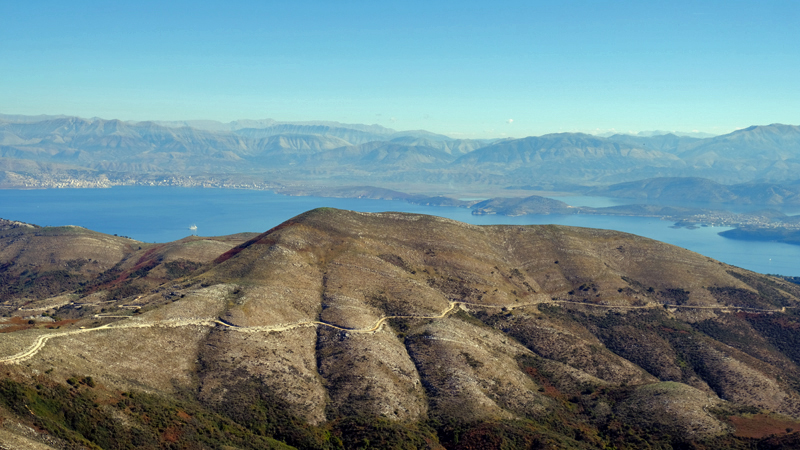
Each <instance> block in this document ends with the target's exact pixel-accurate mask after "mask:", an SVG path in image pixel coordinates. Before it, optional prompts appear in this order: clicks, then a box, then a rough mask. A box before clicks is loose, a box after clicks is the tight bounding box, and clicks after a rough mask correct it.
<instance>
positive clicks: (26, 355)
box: [0, 302, 459, 364]
mask: <svg viewBox="0 0 800 450" xmlns="http://www.w3.org/2000/svg"><path fill="white" fill-rule="evenodd" d="M458 303H459V302H449V304H448V306H447V308H446V309H445V310H444V311H442V312H441V314H439V315H436V316H413V315H409V316H384V317H381V318H380V319H378V321H377V322H375V325H373V326H371V327H369V328H344V327H340V326H337V325H333V324H330V323H326V322H319V321H316V320H314V321H302V322H296V323H293V324H289V325H274V326H261V327H239V326H236V325H231V324H229V323H225V322H223V321H221V320H216V319H168V320H161V321H158V322H133V321H130V320H126V321H124V322H113V323H109V324H105V325H102V326H99V327H95V328H81V329H78V330H70V331H62V332H56V333H50V334H43V335H41V336H39V337H37V338H36V341H35V342H34V343H33V345H31V346H30V347H29V348H28V349H26V350H24V351H22V352H19V353H17V354H15V355H11V356H7V357H4V358H0V363H2V364H18V363H21V362H23V361H26V360H28V359H30V358H33V357H34V356H36V354H37V353H39V351H40V350H41V349H42V348H44V346H45V344H47V341H49V340H50V339H53V338H57V337H64V336H72V335H76V334H81V333H89V332H93V331H100V330H117V329H123V328H150V327H184V326H191V325H195V326H205V327H214V326H222V327H225V328H226V329H227V330H231V331H236V332H240V333H263V332H270V331H276V332H280V331H289V330H293V329H295V328H302V327H314V326H325V327H330V328H334V329H336V330H341V331H347V332H349V333H373V332H376V331H378V330H379V329H380V328H381V327H382V326H383V324H384V323H386V321H387V320H390V319H441V318H444V317H445V316H446V315H447V314H448V313H449V312H450V311H452V310H453V308H455V307H456V305H458Z"/></svg>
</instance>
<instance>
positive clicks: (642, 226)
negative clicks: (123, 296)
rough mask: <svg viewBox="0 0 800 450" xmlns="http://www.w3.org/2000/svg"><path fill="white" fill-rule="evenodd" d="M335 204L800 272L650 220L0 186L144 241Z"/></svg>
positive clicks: (257, 195)
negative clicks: (641, 242) (591, 236)
mask: <svg viewBox="0 0 800 450" xmlns="http://www.w3.org/2000/svg"><path fill="white" fill-rule="evenodd" d="M558 199H559V200H561V201H564V202H567V203H568V204H570V205H573V206H592V207H602V206H613V205H618V204H624V202H623V201H621V200H618V199H610V198H603V197H558ZM323 206H325V207H331V208H339V209H347V210H353V211H361V212H382V211H401V212H410V213H418V214H430V215H435V216H441V217H447V218H449V219H453V220H458V221H461V222H466V223H470V224H474V225H493V224H513V225H532V224H558V225H569V226H576V227H589V228H603V229H610V230H618V231H623V232H626V233H632V234H637V235H640V236H645V237H648V238H652V239H657V240H659V241H663V242H667V243H669V244H673V245H677V246H679V247H683V248H686V249H689V250H692V251H694V252H697V253H700V254H703V255H705V256H709V257H711V258H714V259H717V260H720V261H723V262H725V263H728V264H731V265H734V266H738V267H742V268H745V269H748V270H752V271H755V272H760V273H768V274H779V275H790V276H800V246H797V245H790V244H783V243H779V242H757V241H740V240H733V239H728V238H724V237H722V236H719V234H718V233H719V232H721V231H725V230H728V229H729V228H723V227H717V228H714V227H699V228H696V229H687V228H671V226H672V225H673V223H672V222H668V221H664V220H659V219H655V218H646V217H622V216H596V215H525V216H517V217H506V216H499V215H473V214H472V213H471V210H470V209H467V208H456V207H444V206H423V205H413V204H410V203H406V202H403V201H392V200H371V199H351V198H326V197H293V196H285V195H280V194H276V193H274V192H270V191H256V190H239V189H215V188H180V187H145V186H120V187H112V188H108V189H41V190H14V189H8V190H2V189H0V218H3V219H9V220H18V221H22V222H27V223H33V224H36V225H41V226H61V225H78V226H81V227H85V228H88V229H91V230H95V231H99V232H102V233H107V234H115V235H118V236H127V237H130V238H133V239H136V240H139V241H143V242H169V241H173V240H177V239H181V238H183V237H186V236H190V235H198V236H222V235H227V234H234V233H240V232H245V231H250V232H264V231H267V230H269V229H270V228H272V227H274V226H276V225H279V224H280V223H282V222H284V221H286V220H288V219H290V218H292V217H294V216H296V215H298V214H301V213H303V212H305V211H308V210H310V209H313V208H318V207H323Z"/></svg>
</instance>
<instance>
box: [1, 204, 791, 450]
mask: <svg viewBox="0 0 800 450" xmlns="http://www.w3.org/2000/svg"><path fill="white" fill-rule="evenodd" d="M14 230H17V231H16V232H17V233H21V236H25V237H24V239H28V240H32V239H34V235H36V234H37V233H38V234H39V236H35V238H36V239H40V238H41V239H46V238H47V236H45V234H46V233H45V232H47V230H48V229H30V230H29V229H24V230H21V229H18V228H15V229H14ZM20 230H21V231H20ZM37 230H38V231H37ZM11 231H13V230H11ZM6 232H9V231H6ZM51 237H52V239H50V241H52V242H64V243H63V244H61V245H62V248H68V247H70V246H72V247H71V248H73V249H75V251H78V249H81V248H83V247H84V246H83V244H77V243H71V242H68V241H64V240H63V238H62V237H60V236H56V235H52V236H51ZM20 239H23V238H17V241H18V242H19V241H20ZM97 239H99V237H98V238H97ZM105 239H107V240H106V241H104V242H106V243H105V244H104V245H105V247H106V248H107V250H108V252H109V254H111V253H113V256H108V262H105V263H104V264H105V266H103V267H107V266H108V265H110V264H111V263H114V261H117V262H116V263H114V265H113V266H112V267H111V268H108V269H106V270H105V271H99V272H100V273H98V274H95V275H91V274H89V273H85V274H83V275H82V276H84V277H85V279H84V283H85V285H84V286H82V287H80V288H78V289H74V286H72V285H64V290H65V292H61V293H59V294H60V295H71V296H72V298H74V300H73V301H72V304H67V305H63V306H59V307H57V308H55V309H53V310H48V311H47V313H48V314H49V315H50V317H52V315H56V316H63V317H69V318H71V320H62V321H61V322H48V321H41V322H37V321H36V320H34V323H33V324H28V323H27V322H26V321H24V320H21V319H23V318H25V319H27V317H28V315H29V314H30V312H26V311H25V303H31V302H42V301H46V300H48V299H47V298H38V297H36V295H40V296H41V297H44V296H49V297H48V298H50V299H52V294H53V293H52V292H48V293H46V294H36V293H33V292H28V293H26V294H25V295H27V296H28V297H26V299H25V301H23V300H22V299H21V298H20V297H19V295H20V294H15V295H11V296H9V297H8V298H9V299H8V300H6V303H4V305H5V306H6V315H8V316H11V317H8V318H7V319H6V320H5V322H6V323H5V324H4V325H2V326H3V327H4V329H0V331H6V332H5V333H3V334H2V337H4V338H5V339H3V340H2V344H0V351H2V353H0V361H3V364H4V365H3V366H2V369H3V370H2V374H3V379H2V380H0V381H2V383H1V384H0V391H1V392H0V393H1V394H2V395H0V413H1V414H2V415H3V417H5V420H4V421H3V422H2V424H1V425H0V428H2V429H3V433H6V435H7V436H12V435H13V439H27V440H28V441H31V442H36V443H38V444H40V445H49V446H51V447H54V448H58V447H59V446H60V447H62V448H77V447H78V446H81V445H83V446H87V447H91V446H92V445H97V446H100V447H103V448H106V447H109V448H127V446H128V445H131V446H132V445H138V446H139V447H151V448H157V447H158V446H170V445H171V446H173V447H175V448H205V447H212V448H214V447H222V446H226V445H227V446H229V447H228V448H231V447H232V448H269V447H273V448H281V446H284V445H290V446H294V447H298V448H367V447H375V448H442V447H444V448H465V449H466V448H607V447H609V446H615V447H616V448H667V447H668V446H695V447H696V448H749V446H751V445H760V446H762V447H764V448H771V447H769V446H770V445H792V442H794V443H796V442H798V441H797V439H798V433H797V432H794V431H793V430H794V429H797V430H800V423H799V422H798V420H800V394H799V393H798V389H800V371H799V370H798V364H800V352H798V350H797V349H798V348H800V334H798V332H797V329H798V328H800V315H799V314H798V312H797V309H796V307H797V306H800V305H799V304H800V287H798V286H797V285H794V284H791V283H789V282H786V281H785V280H780V279H777V278H772V277H768V276H763V275H759V274H755V273H752V272H748V271H745V270H742V269H738V268H735V267H732V266H728V265H725V264H722V263H720V262H717V261H714V260H711V259H709V258H707V257H704V256H702V255H699V254H696V253H693V252H689V251H687V250H683V249H680V248H677V247H674V246H670V245H667V244H663V243H660V242H656V241H652V240H649V239H645V238H641V237H637V236H632V235H627V234H623V233H619V232H613V231H604V230H592V229H581V228H570V227H561V226H482V227H479V226H472V225H466V224H462V223H458V222H454V221H450V220H446V219H441V218H436V217H430V216H421V215H412V214H401V213H382V214H363V213H355V212H347V211H340V210H333V209H318V210H313V211H310V212H308V213H305V214H303V215H300V216H298V217H295V218H294V219H291V220H289V221H287V222H286V223H284V224H282V225H280V226H278V227H276V228H274V229H272V230H270V231H268V232H266V233H264V234H261V235H259V236H255V237H252V238H251V239H249V240H246V241H245V240H244V238H243V237H239V238H238V239H239V240H238V241H237V239H234V238H229V239H219V240H213V239H212V240H204V242H206V241H207V242H206V243H203V244H202V245H203V246H204V250H203V251H200V252H197V253H191V252H190V253H186V252H188V250H187V249H188V248H189V247H191V246H192V242H181V241H179V242H177V243H171V244H166V245H160V246H156V247H152V248H142V249H141V250H140V249H138V248H135V249H130V248H128V247H125V246H135V247H138V244H131V242H126V241H127V240H126V241H122V240H121V239H122V238H114V239H112V238H111V237H106V238H105ZM118 240H119V242H118ZM6 242H8V240H6V239H4V240H3V241H2V245H3V250H2V251H3V252H5V253H2V254H3V255H8V256H3V257H4V258H6V259H5V261H6V263H5V264H6V266H8V264H10V263H11V262H16V261H22V259H21V258H23V256H24V252H21V251H16V250H15V251H11V250H6V249H7V248H10V247H13V243H12V244H6ZM195 245H197V244H195ZM206 246H207V247H206ZM40 248H44V247H40ZM120 248H122V250H120ZM114 252H116V253H114ZM125 252H128V253H125ZM171 252H175V253H171ZM157 254H158V255H162V256H161V259H160V260H159V259H158V258H156V257H155V256H154V255H157ZM171 254H174V255H178V254H180V255H184V256H181V257H177V256H172V257H170V256H168V255H171ZM189 254H190V255H192V256H191V257H189V256H186V255H189ZM212 254H213V256H212ZM87 258H88V257H87ZM95 258H98V260H99V259H100V256H99V255H97V256H93V257H92V259H93V260H94V259H95ZM170 258H172V261H183V265H182V266H181V271H180V272H179V273H178V272H175V271H174V270H173V272H171V273H170V272H169V270H170V269H169V268H167V267H166V266H165V265H166V263H167V262H168V260H170ZM61 259H62V260H64V259H68V257H67V256H62V257H61ZM54 260H55V261H56V262H57V261H59V258H58V257H56V258H55V259H54ZM31 261H38V262H36V264H39V266H31V267H45V266H44V265H43V264H53V263H52V261H50V262H47V261H44V262H43V261H40V260H31ZM148 261H150V262H148ZM155 261H158V262H157V263H154V262H155ZM187 261H194V262H196V264H194V265H190V264H188V263H187ZM6 266H4V267H6ZM10 267H13V266H10ZM3 270H6V271H8V269H3ZM38 270H44V269H38ZM111 275H113V276H111ZM137 280H146V284H145V282H144V281H142V282H140V283H139V282H138V281H137ZM136 283H139V284H136ZM125 285H130V286H134V288H131V289H133V290H132V291H131V292H132V293H131V294H130V295H129V296H125V293H124V292H121V291H119V286H125ZM90 300H91V302H90ZM102 302H109V303H108V305H109V306H105V308H106V312H100V311H99V310H98V308H99V307H100V305H101V304H102ZM89 303H92V305H88V304H89ZM76 305H77V306H82V307H81V308H77V307H76ZM83 305H86V306H83ZM53 306H55V304H53ZM131 306H132V307H135V308H136V310H135V312H132V311H131V310H127V312H125V311H126V309H125V307H131ZM111 309H113V310H114V311H115V312H116V313H115V314H110V313H109V312H108V311H109V310H111ZM117 316H119V317H117ZM20 322H21V323H20ZM15 324H16V325H15ZM59 327H60V328H59ZM59 408H60V409H59ZM786 424H790V425H786ZM792 424H797V426H795V425H792ZM23 426H27V427H33V428H32V429H33V430H40V431H38V432H34V433H27V434H26V433H23V432H21V431H19V430H20V429H22V428H19V427H23ZM759 427H760V428H762V429H764V430H767V429H769V430H773V432H771V434H773V435H772V436H768V435H767V434H758V433H756V434H755V435H753V434H748V433H750V432H751V431H752V429H753V428H756V429H758V428H759ZM776 427H777V429H779V432H774V430H775V429H776ZM15 430H16V431H15ZM3 436H4V434H2V433H0V441H2V439H6V438H4V437H3ZM7 439H11V438H10V437H9V438H7ZM32 445H33V444H32ZM70 446H72V447H70ZM776 448H777V447H776Z"/></svg>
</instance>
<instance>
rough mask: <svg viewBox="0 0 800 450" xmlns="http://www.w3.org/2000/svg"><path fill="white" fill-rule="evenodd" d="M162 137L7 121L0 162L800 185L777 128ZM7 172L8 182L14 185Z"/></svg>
mask: <svg viewBox="0 0 800 450" xmlns="http://www.w3.org/2000/svg"><path fill="white" fill-rule="evenodd" d="M167 125H169V126H165V125H162V124H159V123H156V122H136V123H132V122H121V121H118V120H102V119H90V120H86V119H79V118H74V117H45V118H43V120H42V118H30V117H20V116H2V117H0V158H2V159H3V160H5V161H8V160H10V159H14V160H27V161H34V162H36V163H48V164H64V165H68V166H70V167H71V168H72V169H75V170H78V168H80V169H81V170H87V169H88V170H92V171H96V172H95V173H96V176H101V175H102V176H106V177H109V178H110V179H116V178H119V177H122V176H126V177H128V178H130V177H136V176H144V175H148V174H172V175H182V176H233V175H237V174H238V175H247V176H250V177H257V178H260V179H261V180H262V181H274V182H298V181H301V180H302V182H303V183H317V184H326V183H327V184H338V185H341V184H354V185H362V184H364V183H363V179H364V178H365V177H369V179H370V180H371V181H370V184H382V185H383V186H382V187H390V188H396V187H397V186H399V185H408V184H409V183H417V184H418V185H419V186H421V189H427V188H431V190H435V189H436V186H440V187H441V186H449V185H453V186H462V187H463V186H470V187H473V188H475V189H478V190H480V189H485V188H488V187H506V186H512V185H531V184H534V185H538V186H541V187H542V188H543V189H547V188H553V187H554V186H558V185H564V184H571V185H592V186H597V185H609V184H612V183H618V182H623V181H637V180H641V179H644V178H657V177H702V178H707V179H709V180H712V181H714V182H716V183H726V184H732V183H752V182H768V183H782V184H785V183H787V182H791V181H793V180H797V179H798V175H797V174H798V173H800V128H799V127H797V126H792V125H780V124H773V125H766V126H753V127H749V128H745V129H742V130H737V131H735V132H733V133H730V134H726V135H722V136H716V137H712V138H706V139H699V138H693V137H681V136H675V135H671V134H667V135H657V136H631V135H613V136H609V137H599V136H592V135H587V134H580V133H558V134H547V135H543V136H538V137H525V138H521V139H504V140H494V141H492V140H459V139H451V138H448V137H447V136H443V135H437V134H433V133H429V132H425V131H395V130H391V129H388V128H384V127H381V126H378V125H349V124H340V123H329V122H318V123H317V122H315V123H279V122H275V121H271V120H263V121H239V122H232V123H229V124H221V123H217V122H203V121H201V122H195V121H188V122H178V123H168V124H167ZM192 126H194V127H195V128H193V127H192ZM9 172H12V171H8V170H6V179H9V177H10V178H14V176H15V174H13V173H9ZM16 175H20V176H21V174H16ZM27 175H30V176H32V177H35V176H36V175H37V173H29V174H27ZM115 177H116V178H115Z"/></svg>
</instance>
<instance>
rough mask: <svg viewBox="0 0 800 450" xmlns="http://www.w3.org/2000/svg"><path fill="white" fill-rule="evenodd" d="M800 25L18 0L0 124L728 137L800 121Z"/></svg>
mask: <svg viewBox="0 0 800 450" xmlns="http://www.w3.org/2000/svg"><path fill="white" fill-rule="evenodd" d="M798 24H800V1H796V0H791V1H763V2H755V1H670V2H666V1H664V2H645V1H613V2H612V1H556V0H549V1H505V2H492V3H490V2H484V1H471V0H460V1H440V2H435V1H425V2H423V1H416V0H405V1H395V2H381V1H347V0H341V1H226V2H203V1H192V2H169V1H124V2H123V1H119V2H106V1H102V2H101V1H69V0H61V1H37V0H31V1H13V0H8V1H0V113H6V114H68V115H77V116H81V117H93V116H99V117H103V118H107V119H110V118H118V119H123V120H145V119H158V120H178V119H214V120H220V121H230V120H235V119H245V118H246V119H262V118H273V119H276V120H285V121H304V120H335V121H340V122H348V123H368V124H371V123H377V124H381V125H384V126H387V127H392V128H396V129H402V130H407V129H426V130H430V131H434V132H439V133H445V134H449V135H453V136H462V137H499V136H504V135H509V136H515V137H522V136H527V135H540V134H544V133H549V132H559V131H584V132H591V131H593V130H596V131H606V130H609V129H616V130H620V131H640V130H653V129H661V130H676V131H691V130H700V131H706V132H711V133H715V134H721V133H725V132H729V131H732V130H733V129H735V128H738V127H744V126H748V125H754V124H768V123H774V122H781V123H790V124H795V125H797V124H800V25H798ZM509 119H513V122H510V123H509Z"/></svg>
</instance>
